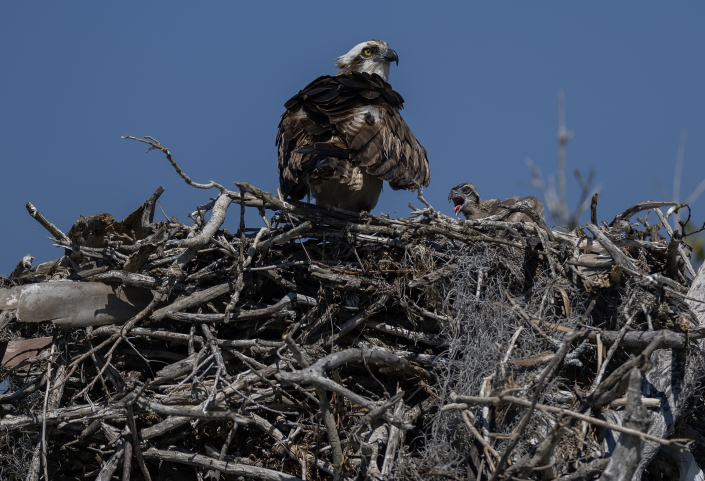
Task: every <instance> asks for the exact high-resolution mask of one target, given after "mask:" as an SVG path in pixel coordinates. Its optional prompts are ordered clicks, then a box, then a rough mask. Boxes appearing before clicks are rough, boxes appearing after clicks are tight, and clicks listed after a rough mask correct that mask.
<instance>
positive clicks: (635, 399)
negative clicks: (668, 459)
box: [600, 368, 651, 481]
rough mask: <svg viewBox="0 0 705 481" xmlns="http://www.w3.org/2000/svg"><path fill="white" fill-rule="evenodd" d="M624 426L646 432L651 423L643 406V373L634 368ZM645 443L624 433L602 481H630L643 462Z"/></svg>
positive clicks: (630, 375) (630, 377) (628, 390)
mask: <svg viewBox="0 0 705 481" xmlns="http://www.w3.org/2000/svg"><path fill="white" fill-rule="evenodd" d="M623 419H624V425H625V426H626V427H628V428H629V429H633V430H636V431H640V432H645V431H646V429H647V428H648V426H649V424H650V422H651V416H650V415H649V413H648V411H647V410H646V408H645V407H644V406H642V404H641V373H640V372H639V370H638V369H637V368H633V369H632V371H631V373H630V374H629V387H628V389H627V404H626V407H625V410H624V414H623ZM643 444H644V441H643V440H642V439H641V438H640V437H639V436H634V435H631V434H626V433H622V434H620V436H619V438H618V440H617V447H616V448H615V449H614V451H613V452H612V456H611V457H610V461H609V463H608V464H607V466H606V467H605V471H604V472H603V473H602V476H600V481H629V480H630V479H632V476H633V475H634V472H635V471H636V468H637V465H638V464H639V461H641V456H642V448H643Z"/></svg>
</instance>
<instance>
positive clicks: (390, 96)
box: [276, 40, 431, 212]
mask: <svg viewBox="0 0 705 481" xmlns="http://www.w3.org/2000/svg"><path fill="white" fill-rule="evenodd" d="M391 62H397V64H398V63H399V58H398V57H397V53H396V52H395V51H394V50H392V49H391V48H389V45H388V44H387V42H383V41H381V40H370V41H367V42H363V43H361V44H359V45H356V46H355V47H353V48H352V50H350V51H349V52H348V53H347V54H345V55H343V56H342V57H338V58H337V59H336V67H337V68H338V69H339V70H340V71H339V72H338V74H337V75H336V76H335V77H332V76H330V75H324V76H323V77H319V78H317V79H316V80H314V81H313V82H311V83H310V84H308V85H307V86H306V87H305V88H304V89H303V90H301V91H300V92H299V93H298V94H296V95H294V96H293V97H292V98H291V99H289V101H288V102H287V103H285V104H284V107H285V108H286V112H284V114H283V115H282V119H281V122H279V130H278V131H277V141H276V145H277V146H278V147H279V162H278V167H279V183H280V185H281V190H282V194H284V195H286V196H289V197H291V198H292V199H296V200H299V199H302V198H303V197H304V196H306V195H307V194H309V193H310V194H312V195H313V196H314V197H315V198H316V203H318V204H322V205H327V206H333V207H340V208H342V209H346V210H352V211H358V212H359V211H363V210H364V211H370V210H372V208H373V207H374V206H375V205H377V200H378V199H379V194H380V192H381V191H382V184H383V181H385V180H386V181H387V182H389V185H390V187H391V188H392V189H394V190H398V189H407V190H415V189H417V188H418V187H420V186H424V187H425V186H427V185H428V183H429V182H430V180H431V171H430V169H429V166H428V158H427V157H426V149H424V148H423V147H422V146H421V144H419V142H418V141H417V140H416V137H414V134H413V133H411V129H409V126H408V125H406V122H404V119H402V118H401V115H400V114H399V110H400V109H401V108H402V107H403V102H404V99H403V98H402V96H401V95H399V94H398V93H397V92H395V91H394V90H392V87H391V86H390V85H389V84H388V83H387V80H388V79H389V66H390V63H391Z"/></svg>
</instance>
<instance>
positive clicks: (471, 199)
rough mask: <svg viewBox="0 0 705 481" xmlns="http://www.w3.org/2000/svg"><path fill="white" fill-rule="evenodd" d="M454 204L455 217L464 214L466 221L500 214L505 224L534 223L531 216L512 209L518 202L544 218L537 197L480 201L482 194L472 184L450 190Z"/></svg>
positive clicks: (465, 183) (449, 200) (450, 197)
mask: <svg viewBox="0 0 705 481" xmlns="http://www.w3.org/2000/svg"><path fill="white" fill-rule="evenodd" d="M451 201H452V202H453V204H454V207H453V212H455V215H458V213H462V214H463V215H464V216H465V218H466V219H468V220H472V219H482V218H483V217H489V216H491V215H497V214H500V215H501V216H502V218H501V219H500V220H503V221H505V222H522V221H523V222H533V219H531V217H530V216H528V215H527V214H524V213H522V212H519V211H517V210H514V209H511V207H512V206H513V205H514V204H516V203H517V202H522V203H524V204H526V206H527V207H529V208H530V209H531V210H532V211H534V212H535V213H536V214H538V215H539V216H540V217H541V218H543V204H542V203H541V201H540V200H538V199H537V198H536V197H524V198H523V199H519V197H512V198H511V199H507V200H499V199H490V200H486V201H484V202H483V201H482V200H480V194H478V193H477V189H476V188H475V186H474V185H473V184H471V183H470V182H464V183H462V184H458V185H456V186H455V187H453V188H452V189H451V190H450V193H449V194H448V202H451Z"/></svg>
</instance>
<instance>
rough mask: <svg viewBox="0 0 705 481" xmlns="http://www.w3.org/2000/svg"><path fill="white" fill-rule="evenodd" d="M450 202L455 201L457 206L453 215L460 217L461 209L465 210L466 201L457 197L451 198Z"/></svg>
mask: <svg viewBox="0 0 705 481" xmlns="http://www.w3.org/2000/svg"><path fill="white" fill-rule="evenodd" d="M448 200H449V201H451V200H452V201H453V204H455V205H454V206H453V213H455V215H456V216H457V215H458V212H460V209H462V208H463V204H465V199H464V198H463V197H460V196H456V197H451V198H450V199H448Z"/></svg>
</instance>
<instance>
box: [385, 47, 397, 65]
mask: <svg viewBox="0 0 705 481" xmlns="http://www.w3.org/2000/svg"><path fill="white" fill-rule="evenodd" d="M382 60H384V61H385V62H389V63H392V62H396V64H397V65H399V56H398V55H397V53H396V52H395V51H394V50H392V49H391V48H388V49H387V51H386V52H384V55H383V56H382Z"/></svg>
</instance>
